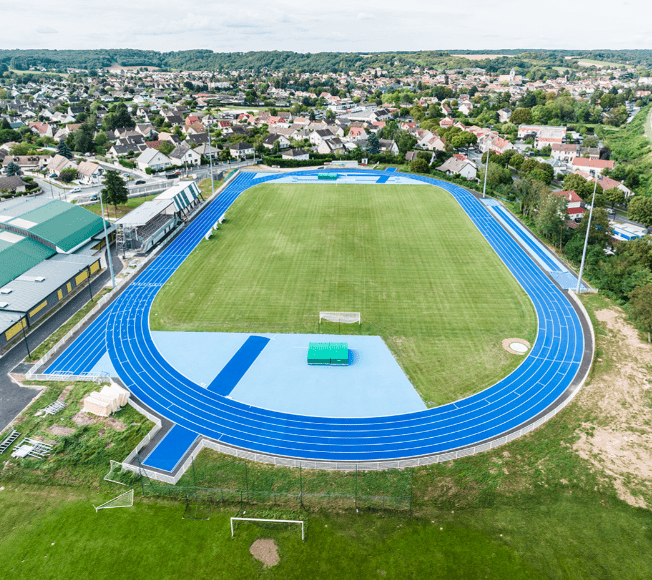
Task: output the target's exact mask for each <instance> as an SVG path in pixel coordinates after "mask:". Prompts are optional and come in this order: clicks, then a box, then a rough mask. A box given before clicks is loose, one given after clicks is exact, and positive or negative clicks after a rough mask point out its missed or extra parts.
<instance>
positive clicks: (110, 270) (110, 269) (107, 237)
mask: <svg viewBox="0 0 652 580" xmlns="http://www.w3.org/2000/svg"><path fill="white" fill-rule="evenodd" d="M98 181H99V177H98ZM103 195H104V191H100V209H101V210H102V225H103V226H104V241H105V243H106V261H107V262H108V263H109V272H111V287H112V288H113V289H114V290H115V276H114V275H113V260H111V247H110V246H109V234H108V233H107V232H106V220H105V219H104V202H103V201H102V197H103Z"/></svg>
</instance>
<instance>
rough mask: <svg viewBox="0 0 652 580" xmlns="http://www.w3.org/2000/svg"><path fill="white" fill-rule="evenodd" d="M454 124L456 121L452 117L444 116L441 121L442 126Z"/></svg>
mask: <svg viewBox="0 0 652 580" xmlns="http://www.w3.org/2000/svg"><path fill="white" fill-rule="evenodd" d="M454 124H455V121H453V119H451V118H450V117H444V118H443V119H442V120H441V121H439V126H440V127H452V126H453V125H454Z"/></svg>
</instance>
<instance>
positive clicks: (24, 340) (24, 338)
mask: <svg viewBox="0 0 652 580" xmlns="http://www.w3.org/2000/svg"><path fill="white" fill-rule="evenodd" d="M20 325H21V327H22V329H23V342H24V343H25V348H26V349H27V356H28V357H31V356H32V353H31V352H30V351H29V344H27V333H26V332H25V327H26V326H27V316H25V318H24V319H23V320H21V321H20Z"/></svg>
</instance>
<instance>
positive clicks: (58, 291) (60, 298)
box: [57, 290, 63, 300]
mask: <svg viewBox="0 0 652 580" xmlns="http://www.w3.org/2000/svg"><path fill="white" fill-rule="evenodd" d="M57 298H58V299H59V300H62V299H63V292H61V290H57Z"/></svg>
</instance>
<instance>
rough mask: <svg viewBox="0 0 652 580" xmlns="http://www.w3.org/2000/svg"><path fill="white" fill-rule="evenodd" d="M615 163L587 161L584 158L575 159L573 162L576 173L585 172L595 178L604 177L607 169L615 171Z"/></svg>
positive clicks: (595, 160) (597, 160) (599, 160)
mask: <svg viewBox="0 0 652 580" xmlns="http://www.w3.org/2000/svg"><path fill="white" fill-rule="evenodd" d="M614 165H615V163H614V162H613V161H607V160H605V159H586V158H584V157H575V159H573V161H572V168H573V170H574V171H578V170H579V171H583V172H586V173H588V174H589V175H592V176H593V177H595V176H596V175H602V172H603V171H604V170H605V169H613V168H614Z"/></svg>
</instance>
